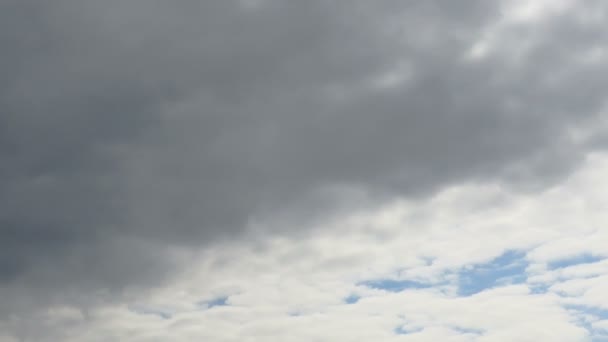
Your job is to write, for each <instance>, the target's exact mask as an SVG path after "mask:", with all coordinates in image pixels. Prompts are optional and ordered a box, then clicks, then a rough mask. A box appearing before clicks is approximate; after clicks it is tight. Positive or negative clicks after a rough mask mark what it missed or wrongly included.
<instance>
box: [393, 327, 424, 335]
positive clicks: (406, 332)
mask: <svg viewBox="0 0 608 342" xmlns="http://www.w3.org/2000/svg"><path fill="white" fill-rule="evenodd" d="M422 330H423V328H413V329H408V328H406V327H405V326H403V325H400V326H398V327H396V328H395V330H393V331H394V332H395V334H397V335H409V334H415V333H418V332H421V331H422Z"/></svg>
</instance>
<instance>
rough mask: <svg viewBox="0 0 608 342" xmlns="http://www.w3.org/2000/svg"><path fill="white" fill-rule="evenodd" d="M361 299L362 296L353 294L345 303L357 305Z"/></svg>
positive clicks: (345, 299)
mask: <svg viewBox="0 0 608 342" xmlns="http://www.w3.org/2000/svg"><path fill="white" fill-rule="evenodd" d="M359 299H361V297H360V296H357V295H356V294H351V295H350V296H348V297H346V298H344V302H345V303H346V304H355V303H356V302H358V301H359Z"/></svg>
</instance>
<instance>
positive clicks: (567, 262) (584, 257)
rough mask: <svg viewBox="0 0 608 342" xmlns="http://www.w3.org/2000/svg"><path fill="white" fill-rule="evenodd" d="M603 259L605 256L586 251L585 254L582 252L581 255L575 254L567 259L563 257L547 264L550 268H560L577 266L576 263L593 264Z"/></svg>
mask: <svg viewBox="0 0 608 342" xmlns="http://www.w3.org/2000/svg"><path fill="white" fill-rule="evenodd" d="M602 260H603V258H601V257H598V256H595V255H592V254H588V253H585V254H580V255H577V256H574V257H572V258H566V259H561V260H557V261H553V262H550V263H549V265H547V266H548V268H549V269H550V270H555V269H558V268H565V267H570V266H576V265H581V264H591V263H594V262H598V261H602Z"/></svg>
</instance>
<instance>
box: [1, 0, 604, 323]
mask: <svg viewBox="0 0 608 342" xmlns="http://www.w3.org/2000/svg"><path fill="white" fill-rule="evenodd" d="M512 4H513V2H499V1H496V2H488V1H481V0H479V1H476V0H466V1H459V2H441V1H373V2H369V1H298V2H295V1H291V2H285V1H273V0H260V1H215V2H209V1H191V0H177V1H171V2H168V1H157V0H146V1H144V0H128V1H124V0H120V1H119V0H109V1H93V0H84V1H70V0H57V1H35V0H26V1H24V0H20V1H16V0H7V1H3V2H2V4H0V32H1V33H0V49H1V52H2V57H1V58H0V75H1V77H0V307H1V308H2V309H0V315H8V314H11V313H14V312H21V311H24V312H25V311H28V310H31V308H32V307H35V306H39V305H46V304H43V303H50V302H63V301H68V300H70V301H76V302H78V301H81V300H82V301H87V302H88V301H90V300H91V299H90V298H91V297H90V296H89V295H91V294H93V293H100V291H101V292H102V293H104V295H101V296H99V298H97V297H94V298H95V300H116V299H117V298H118V297H120V295H121V293H122V291H123V290H124V289H126V288H128V287H129V286H143V287H146V286H154V285H156V284H159V283H161V282H162V281H163V280H164V279H165V276H166V275H167V274H168V273H170V272H173V271H174V269H175V267H178V266H177V265H175V264H173V261H172V259H171V257H170V255H171V251H170V247H171V246H196V247H199V246H210V245H213V244H214V243H216V242H218V241H227V240H228V241H230V240H239V239H241V238H243V237H244V236H245V234H246V233H247V232H248V229H249V227H251V225H253V224H255V223H256V222H264V221H272V220H274V219H277V218H281V222H282V223H281V225H280V227H279V228H277V229H278V231H279V233H280V234H291V233H297V232H298V230H299V229H300V227H301V226H302V225H301V224H298V222H299V221H301V220H308V219H314V218H318V217H327V216H331V215H332V214H333V213H335V212H337V211H339V210H342V209H343V208H344V207H349V206H365V205H371V204H370V202H375V203H382V202H383V201H388V200H390V199H394V198H398V197H403V198H424V197H425V196H428V195H431V194H433V193H435V192H436V191H439V190H440V189H442V188H444V187H446V186H448V185H451V184H455V183H458V182H463V183H475V182H481V181H487V180H491V181H496V182H499V183H501V184H503V185H504V186H505V187H507V188H512V189H516V190H518V191H529V190H530V189H539V188H543V187H545V186H548V185H550V184H553V183H554V182H556V181H558V180H560V179H562V178H563V177H565V176H567V175H568V174H570V172H571V171H572V170H573V169H574V168H576V166H577V165H579V161H580V160H581V159H582V157H583V156H584V155H585V153H587V152H588V151H589V150H590V149H591V148H598V144H596V143H594V142H595V141H598V139H599V140H601V139H603V138H604V133H605V131H604V130H603V127H604V126H602V124H603V121H602V120H603V119H605V117H604V116H603V110H604V108H603V106H604V104H605V103H604V102H605V100H604V99H605V90H606V89H608V87H607V86H608V84H607V83H608V78H606V77H605V76H604V75H603V72H604V71H605V66H606V64H605V60H604V58H605V52H604V46H603V45H604V44H605V43H604V42H605V41H606V39H607V38H608V37H606V30H605V22H604V20H603V19H602V18H603V16H605V15H606V14H607V13H606V10H607V8H606V7H607V6H606V5H605V4H603V3H602V2H600V1H588V2H584V5H581V6H579V7H576V8H573V9H570V10H568V11H560V10H559V6H555V8H553V7H551V6H549V9H545V10H543V11H540V12H539V11H536V12H535V11H534V9H533V8H531V9H529V10H528V11H527V12H526V11H524V10H521V13H519V12H517V13H515V12H513V11H515V9H516V8H519V7H517V6H515V5H512ZM552 10H554V12H552ZM357 196H360V199H357V198H359V197H357ZM341 208H342V209H341ZM286 222H290V224H287V223H286ZM260 234H262V233H260ZM167 246H169V247H167ZM68 298H69V299H68Z"/></svg>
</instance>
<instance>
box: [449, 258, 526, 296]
mask: <svg viewBox="0 0 608 342" xmlns="http://www.w3.org/2000/svg"><path fill="white" fill-rule="evenodd" d="M527 267H528V262H527V260H526V259H525V253H524V252H521V251H513V250H511V251H507V252H505V253H503V254H502V255H500V256H499V257H497V258H495V259H493V260H492V261H490V262H488V263H485V264H478V265H475V266H474V267H473V268H470V269H463V270H462V271H461V272H460V275H459V284H458V285H459V286H458V287H459V289H458V293H459V295H461V296H470V295H474V294H476V293H479V292H482V291H484V290H487V289H490V288H493V287H496V286H500V285H508V284H520V283H523V282H525V281H526V279H527V275H526V268H527Z"/></svg>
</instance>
